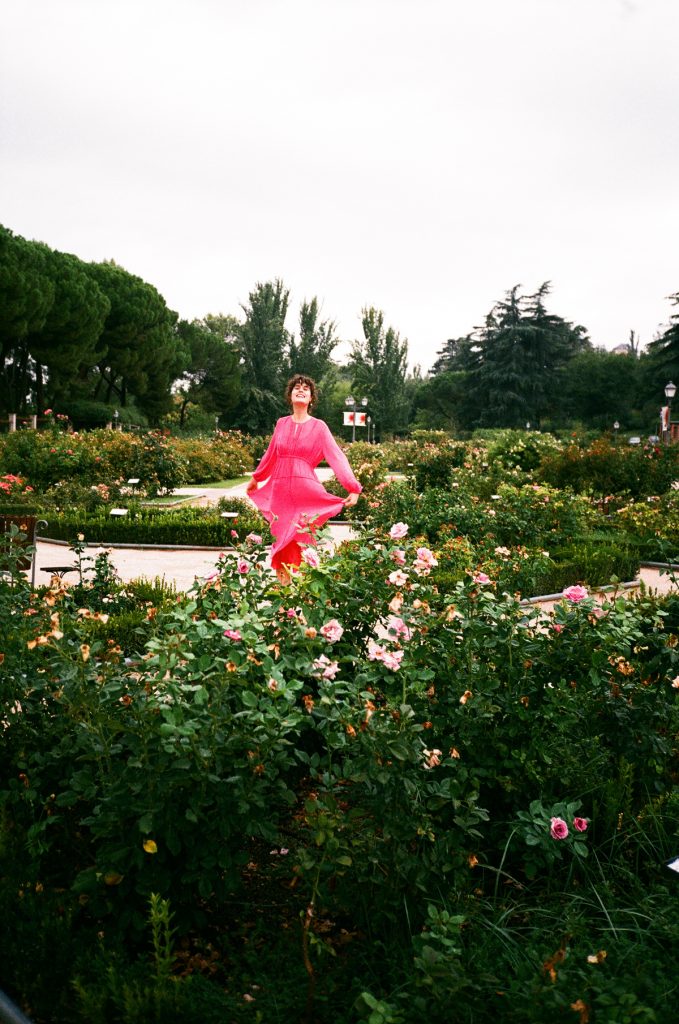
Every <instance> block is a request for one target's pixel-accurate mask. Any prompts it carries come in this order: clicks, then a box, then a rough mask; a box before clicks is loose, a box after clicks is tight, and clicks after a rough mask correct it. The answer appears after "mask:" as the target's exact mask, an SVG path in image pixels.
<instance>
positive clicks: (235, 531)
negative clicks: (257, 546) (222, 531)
mask: <svg viewBox="0 0 679 1024" xmlns="http://www.w3.org/2000/svg"><path fill="white" fill-rule="evenodd" d="M231 536H232V537H233V539H234V540H237V539H238V531H237V530H232V531H231Z"/></svg>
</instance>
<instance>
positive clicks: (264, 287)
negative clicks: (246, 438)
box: [234, 279, 290, 433]
mask: <svg viewBox="0 0 679 1024" xmlns="http://www.w3.org/2000/svg"><path fill="white" fill-rule="evenodd" d="M289 299H290V292H289V291H288V289H287V288H285V286H284V284H283V282H282V281H280V280H278V279H277V280H275V281H266V282H265V283H263V284H262V283H258V284H257V285H255V288H254V290H253V291H251V292H250V296H249V301H248V305H247V306H243V312H244V313H245V320H244V322H243V323H242V324H241V326H240V328H239V351H240V353H241V357H242V360H243V362H242V377H241V395H240V401H239V404H238V407H237V409H236V411H235V416H234V420H235V425H236V426H237V427H239V428H241V429H243V430H247V431H248V432H250V431H252V432H257V433H264V432H266V431H269V430H271V429H272V428H273V426H274V424H275V422H276V419H277V418H278V417H279V416H281V415H282V414H283V413H284V412H285V411H286V409H285V405H284V402H283V390H284V387H285V380H284V376H285V369H286V353H287V349H288V345H289V335H288V331H287V330H286V327H285V318H286V316H287V312H288V303H289Z"/></svg>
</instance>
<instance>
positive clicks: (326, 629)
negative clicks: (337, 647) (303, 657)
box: [321, 619, 344, 644]
mask: <svg viewBox="0 0 679 1024" xmlns="http://www.w3.org/2000/svg"><path fill="white" fill-rule="evenodd" d="M343 632H344V628H343V627H342V626H340V624H339V622H338V621H337V619H330V621H329V622H326V623H325V625H323V626H321V634H322V635H323V636H324V637H325V639H326V640H327V641H328V643H329V644H336V643H337V641H338V640H341V639H342V633H343Z"/></svg>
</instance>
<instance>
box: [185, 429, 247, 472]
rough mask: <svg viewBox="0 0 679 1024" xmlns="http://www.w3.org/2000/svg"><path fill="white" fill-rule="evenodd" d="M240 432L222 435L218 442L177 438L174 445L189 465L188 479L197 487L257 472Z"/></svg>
mask: <svg viewBox="0 0 679 1024" xmlns="http://www.w3.org/2000/svg"><path fill="white" fill-rule="evenodd" d="M244 441H245V439H244V438H243V436H242V434H239V433H238V432H237V431H228V432H224V431H220V432H219V433H218V434H216V436H215V437H214V438H211V439H210V440H206V439H205V438H190V439H189V438H187V439H180V438H175V439H174V441H173V442H172V445H173V448H175V450H176V451H177V453H178V454H179V456H180V457H181V459H183V460H184V462H185V465H186V479H187V480H188V481H190V482H191V483H193V484H202V483H210V482H213V481H215V480H229V479H233V478H234V477H239V476H242V475H243V474H244V473H245V472H247V471H249V470H251V469H253V459H252V456H251V454H250V451H249V449H248V448H247V447H246V446H245V443H244Z"/></svg>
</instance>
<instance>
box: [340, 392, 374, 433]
mask: <svg viewBox="0 0 679 1024" xmlns="http://www.w3.org/2000/svg"><path fill="white" fill-rule="evenodd" d="M344 404H345V405H346V406H347V408H349V409H351V440H352V443H353V442H354V441H355V440H356V406H357V405H358V402H357V401H356V399H355V398H354V396H353V395H347V397H346V398H345V399H344ZM367 404H368V399H367V398H362V399H361V405H362V406H363V408H364V409H365V407H366V405H367Z"/></svg>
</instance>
